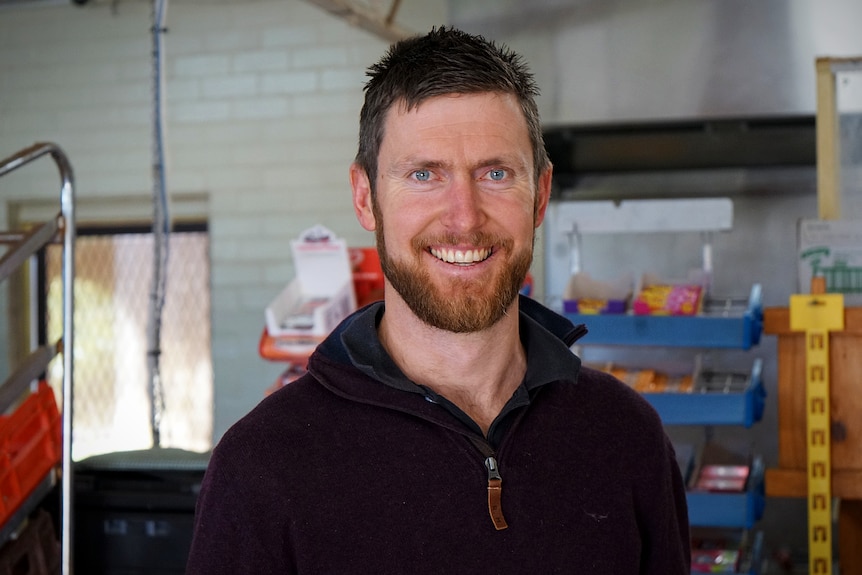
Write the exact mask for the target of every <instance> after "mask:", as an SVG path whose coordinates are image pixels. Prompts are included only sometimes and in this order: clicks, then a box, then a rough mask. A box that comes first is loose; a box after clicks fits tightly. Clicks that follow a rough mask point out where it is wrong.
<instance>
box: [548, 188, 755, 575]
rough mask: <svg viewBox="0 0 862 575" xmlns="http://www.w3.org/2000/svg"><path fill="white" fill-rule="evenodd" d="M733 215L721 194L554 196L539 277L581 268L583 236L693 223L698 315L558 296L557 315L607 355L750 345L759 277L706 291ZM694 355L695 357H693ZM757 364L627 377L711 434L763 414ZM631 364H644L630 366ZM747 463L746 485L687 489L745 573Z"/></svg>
mask: <svg viewBox="0 0 862 575" xmlns="http://www.w3.org/2000/svg"><path fill="white" fill-rule="evenodd" d="M732 219H733V214H732V203H731V202H730V200H727V199H722V198H715V199H690V200H639V201H623V202H616V203H614V202H589V201H588V202H581V201H570V202H558V203H557V204H556V205H553V206H552V207H551V208H550V209H549V216H548V218H547V219H546V222H547V224H548V228H546V229H547V233H548V234H557V235H556V238H557V243H556V244H555V243H554V239H553V238H549V243H550V246H551V247H550V248H549V249H548V252H549V253H551V254H552V255H551V256H550V257H556V260H555V261H554V262H553V263H552V262H551V260H550V259H549V261H548V265H547V268H548V272H549V273H548V278H547V284H548V285H549V286H552V288H551V289H553V286H556V287H559V286H560V285H565V283H566V281H567V279H568V277H569V276H570V275H572V274H575V273H580V272H583V271H584V270H583V269H582V267H584V266H582V262H581V255H580V248H581V244H582V237H581V236H582V235H587V234H591V235H592V234H626V233H632V232H648V233H653V232H670V233H676V232H697V233H700V234H701V237H702V239H703V245H702V255H703V267H702V270H700V272H701V273H700V277H702V278H704V281H705V284H703V285H705V289H704V293H705V295H704V298H703V302H702V306H701V309H700V311H699V312H698V313H697V314H696V315H635V314H634V313H632V312H628V313H607V314H590V313H587V314H584V313H571V312H567V311H565V310H566V308H567V307H568V306H569V302H567V301H565V300H564V301H563V302H562V303H563V305H562V307H563V309H564V311H563V313H564V315H565V316H566V317H567V318H568V319H570V320H571V321H572V322H574V323H576V324H586V326H587V329H588V333H587V334H586V335H585V336H584V337H583V338H582V339H581V340H579V342H578V345H579V347H583V348H591V347H592V348H607V347H611V348H614V349H613V350H612V351H611V352H610V355H617V356H625V355H626V348H628V349H630V350H643V349H646V348H653V349H656V348H663V349H665V351H667V350H666V348H676V349H677V350H679V351H681V352H682V354H681V355H688V352H686V351H685V350H695V351H696V352H697V353H699V352H701V351H703V350H743V351H748V350H751V349H752V348H753V347H755V346H757V345H758V344H759V342H760V335H761V332H762V330H763V308H762V300H761V286H760V285H759V284H755V285H753V286H752V287H751V289H750V291H749V293H748V295H747V297H728V298H719V297H716V296H715V295H714V294H712V293H711V291H710V288H711V285H710V281H709V280H710V279H711V277H712V273H713V269H712V245H711V240H712V236H711V234H712V233H713V232H719V231H726V230H730V229H732ZM561 236H566V237H567V238H568V244H567V245H565V246H564V245H562V242H559V241H558V240H559V238H560V237H561ZM566 247H568V248H569V249H570V250H571V265H570V266H568V269H566V268H564V267H562V266H560V254H561V253H563V252H564V250H565V248H566ZM554 264H556V265H554ZM556 298H559V299H563V298H562V297H560V296H555V295H554V294H551V299H552V300H555V299H556ZM572 307H574V306H572ZM570 309H571V308H570ZM584 351H585V352H588V351H589V350H587V349H585V350H584ZM585 355H589V353H586V354H585ZM598 355H602V354H601V353H599V354H598ZM630 355H635V354H630ZM630 360H631V358H629V361H630ZM656 361H659V360H656ZM693 363H694V365H695V366H699V365H700V364H699V361H697V360H695V361H694V362H693ZM761 365H762V364H761V360H759V359H755V360H754V361H753V362H752V365H751V367H750V369H749V370H748V371H743V372H740V373H725V372H718V371H710V370H704V369H701V368H700V367H695V368H694V369H693V370H692V374H691V376H690V377H688V376H687V377H686V378H685V383H682V378H676V377H671V378H670V380H671V381H672V383H669V384H667V385H664V384H663V385H661V386H659V387H660V388H662V389H657V390H655V391H652V390H651V389H652V388H651V387H649V386H641V385H639V384H635V383H634V381H633V378H632V374H627V375H628V376H629V377H628V378H627V379H626V380H627V382H628V383H629V384H630V385H633V387H635V389H638V390H639V391H640V392H641V393H642V395H643V397H644V398H645V399H646V400H647V401H649V402H650V404H652V405H653V407H654V408H655V409H656V411H658V413H659V415H660V416H661V418H662V421H663V422H664V423H665V424H666V425H680V426H682V425H686V426H702V427H704V429H705V433H707V434H709V430H710V428H711V427H712V426H740V427H745V428H750V427H751V426H753V425H754V424H755V423H756V422H758V421H759V420H760V419H761V417H762V415H763V410H764V404H765V391H764V385H763V381H762V377H761ZM644 367H648V368H649V369H645V370H644V372H651V371H652V369H653V368H655V367H656V366H655V365H650V366H644ZM622 371H623V372H625V371H626V370H622ZM638 373H642V372H635V374H638ZM621 379H622V378H621ZM695 460H696V462H695V464H694V468H695V469H694V470H693V477H696V474H697V472H698V471H699V467H700V465H701V463H703V462H702V461H700V458H695ZM746 463H747V464H749V465H750V468H749V470H748V477H747V479H746V483H745V485H746V489H745V490H744V491H741V492H737V491H706V490H702V489H696V488H694V481H691V482H689V491H688V493H687V501H688V508H689V522H690V524H691V526H692V527H693V528H697V529H698V530H707V531H710V532H712V531H717V532H719V533H720V534H721V535H720V536H721V538H722V539H724V540H726V541H729V542H734V541H736V542H738V544H739V545H740V551H741V553H742V557H743V558H742V559H740V561H739V563H738V568H739V569H740V570H741V574H746V575H751V574H754V573H758V572H759V567H760V562H761V559H760V555H761V552H762V541H763V536H762V534H761V533H759V532H755V531H753V528H754V527H755V525H756V523H757V522H758V521H759V520H760V518H761V517H762V515H763V511H764V507H765V494H764V466H763V463H762V461H761V460H760V458H759V457H756V456H752V458H751V461H747V462H746ZM693 572H695V571H694V566H693Z"/></svg>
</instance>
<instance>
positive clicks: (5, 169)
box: [0, 143, 75, 574]
mask: <svg viewBox="0 0 862 575" xmlns="http://www.w3.org/2000/svg"><path fill="white" fill-rule="evenodd" d="M46 155H48V156H50V157H51V158H52V159H53V160H54V162H55V163H56V165H57V168H58V170H59V173H60V198H59V200H60V211H59V213H58V215H57V217H56V218H54V219H53V220H51V221H49V222H46V223H44V224H43V225H41V226H39V227H36V228H35V229H33V230H24V231H10V232H3V233H0V243H5V244H8V248H7V249H6V251H5V252H4V253H3V257H2V259H0V281H3V280H5V279H8V278H9V277H10V275H11V274H12V273H13V272H14V271H15V270H16V269H18V268H19V267H21V266H22V265H23V264H24V263H26V262H27V261H28V259H29V258H31V256H33V255H34V254H36V253H37V252H38V251H39V250H41V249H42V248H43V247H44V246H46V245H47V244H49V243H51V242H55V241H60V242H61V243H62V245H63V272H62V284H63V321H62V325H63V335H62V337H61V339H60V340H59V341H57V342H56V343H53V344H47V345H43V346H41V347H38V348H36V349H35V350H33V351H32V352H31V353H30V355H29V356H28V357H26V358H25V359H24V360H23V361H21V362H20V363H19V365H18V366H17V367H15V369H14V370H13V371H12V373H11V375H10V376H9V377H8V378H7V379H6V381H5V382H3V383H2V385H0V415H3V416H4V417H8V419H7V420H6V421H7V422H14V421H35V423H21V424H20V425H21V429H12V430H10V431H11V432H17V433H12V435H13V436H15V441H13V442H10V444H9V445H8V446H4V445H0V450H3V449H4V448H7V447H8V449H9V453H5V454H4V453H0V455H3V456H4V458H0V476H2V475H4V473H5V474H7V475H8V476H11V477H12V480H13V481H14V484H15V485H16V486H17V487H18V489H22V493H21V497H20V500H19V501H17V502H16V503H15V505H14V507H11V508H10V509H9V513H8V515H7V516H6V518H5V520H4V521H2V523H0V546H2V545H3V544H5V543H6V542H7V539H9V538H10V537H12V536H13V535H14V534H16V533H17V532H18V530H19V529H21V528H22V527H23V524H24V522H25V521H26V520H27V518H28V516H29V515H30V514H31V513H32V512H33V510H35V509H36V508H37V507H38V505H39V503H40V502H41V500H42V499H43V498H44V497H45V495H46V494H47V493H48V492H49V491H51V490H52V489H53V488H54V486H55V485H56V483H57V481H59V482H60V484H61V509H60V523H61V534H60V555H61V557H60V567H61V572H62V573H63V574H70V573H71V565H72V562H71V549H72V546H71V537H72V533H71V510H72V504H71V502H72V497H71V493H72V389H73V371H72V356H73V349H74V346H73V322H72V318H73V315H74V307H73V306H74V301H73V295H74V287H73V279H74V276H75V193H74V184H73V176H72V167H71V164H70V163H69V161H68V159H67V157H66V155H65V153H64V152H63V151H62V150H61V149H60V148H59V147H58V146H57V145H55V144H52V143H37V144H34V145H32V146H30V147H29V148H25V149H22V150H20V151H19V152H17V153H16V154H14V155H12V156H10V157H8V158H6V159H3V160H0V176H3V175H5V174H8V173H10V172H12V171H14V170H16V169H18V168H20V167H22V166H25V165H27V164H29V163H31V162H33V161H35V160H37V159H39V158H41V157H42V156H46ZM58 353H60V354H62V359H63V385H62V400H61V408H62V417H61V420H60V434H59V435H60V437H59V438H57V439H58V441H57V442H52V435H53V433H54V431H55V430H54V429H53V428H52V427H50V426H46V425H45V421H46V418H45V417H43V416H42V415H43V414H42V415H40V414H37V416H36V417H35V418H29V419H27V418H24V417H21V416H22V415H26V414H22V413H21V410H24V409H30V407H28V406H29V405H30V404H31V403H33V402H32V401H30V400H32V399H34V398H35V397H36V396H37V395H38V394H43V395H44V394H45V393H46V391H45V390H47V393H49V394H51V395H50V398H49V399H50V401H51V402H53V401H54V398H53V392H52V391H51V390H50V388H47V386H46V385H45V384H41V385H38V386H37V385H35V384H34V382H36V381H37V380H38V379H39V377H40V375H41V374H42V373H44V372H45V370H46V368H47V366H48V363H49V362H50V361H51V360H52V359H53V358H54V357H55V356H56V355H57V354H58ZM28 395H29V397H28ZM45 409H48V410H50V407H48V408H45ZM55 409H56V405H55ZM7 412H9V413H10V414H9V415H8V416H7ZM16 416H18V417H17V418H16ZM25 426H26V427H25ZM55 443H60V444H61V445H55ZM22 444H23V445H22ZM57 448H59V449H58V451H59V453H57V454H56V455H57V457H52V456H51V454H52V451H51V450H52V449H57ZM31 452H32V453H37V452H38V453H40V454H41V458H37V459H38V461H37V462H36V463H33V458H32V457H25V455H24V454H26V453H30V455H31V456H32V453H31ZM16 456H17V457H16ZM16 462H18V463H17V464H16ZM4 463H6V464H7V465H9V469H5V470H4V469H3V464H4ZM46 463H47V465H45V464H46ZM34 474H35V476H34ZM22 478H27V479H28V480H29V481H27V482H22ZM33 479H35V485H29V483H33V481H32V480H33ZM22 483H24V484H25V485H24V487H26V489H25V490H24V489H23V488H22ZM4 495H5V494H4Z"/></svg>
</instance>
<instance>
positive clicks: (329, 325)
mask: <svg viewBox="0 0 862 575" xmlns="http://www.w3.org/2000/svg"><path fill="white" fill-rule="evenodd" d="M290 247H291V251H292V253H293V264H294V268H295V269H296V277H295V278H294V279H293V280H292V281H291V282H290V283H289V284H288V285H287V287H285V288H284V290H282V292H281V293H280V294H278V296H276V298H275V299H274V300H273V301H272V302H271V303H270V304H269V306H267V308H266V330H267V332H268V333H269V335H270V336H272V337H277V338H279V339H285V338H287V339H290V338H297V339H301V340H305V341H307V340H308V338H314V339H323V338H324V337H325V336H326V335H327V334H329V332H331V331H332V329H333V328H335V326H337V325H338V324H339V322H341V320H343V319H344V318H345V317H347V316H348V315H349V314H350V313H351V312H353V311H354V310H355V309H356V293H355V292H354V287H353V277H352V271H351V267H350V257H349V256H348V251H347V245H346V243H345V242H344V240H341V239H339V238H338V237H336V236H335V234H334V233H332V232H331V231H330V230H328V229H327V228H325V227H323V226H320V225H318V226H314V227H312V228H309V229H307V230H305V231H304V232H302V233H301V234H300V235H299V238H298V239H296V240H294V241H292V242H291V246H290Z"/></svg>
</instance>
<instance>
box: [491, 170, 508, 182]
mask: <svg viewBox="0 0 862 575" xmlns="http://www.w3.org/2000/svg"><path fill="white" fill-rule="evenodd" d="M488 177H489V178H491V179H492V180H496V181H500V180H502V179H505V177H506V170H491V171H490V172H488Z"/></svg>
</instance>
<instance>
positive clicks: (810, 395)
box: [790, 278, 844, 575]
mask: <svg viewBox="0 0 862 575" xmlns="http://www.w3.org/2000/svg"><path fill="white" fill-rule="evenodd" d="M816 279H820V278H816ZM824 287H825V286H824V285H823V283H822V282H820V281H814V282H812V290H811V291H812V294H811V295H792V296H790V329H791V330H793V331H804V332H805V372H806V373H805V406H806V414H807V417H806V437H807V447H808V567H809V573H811V575H832V456H831V437H830V412H829V332H830V331H841V330H843V329H844V296H843V295H842V294H826V293H822V292H823V291H825V289H824ZM815 292H820V293H815Z"/></svg>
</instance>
